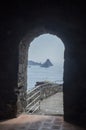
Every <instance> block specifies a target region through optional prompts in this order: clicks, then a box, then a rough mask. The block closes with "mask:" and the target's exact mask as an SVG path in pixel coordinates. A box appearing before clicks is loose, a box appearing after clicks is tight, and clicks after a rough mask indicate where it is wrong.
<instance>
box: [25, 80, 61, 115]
mask: <svg viewBox="0 0 86 130" xmlns="http://www.w3.org/2000/svg"><path fill="white" fill-rule="evenodd" d="M56 86H58V87H56ZM46 88H49V89H46ZM52 88H55V89H54V90H55V91H58V90H59V89H58V88H60V84H57V83H56V82H54V83H52V82H48V83H45V84H40V85H38V86H36V87H35V88H34V89H32V90H31V91H29V90H28V91H26V95H27V99H26V100H27V106H26V112H27V113H30V114H31V113H34V112H35V111H37V110H38V109H40V101H41V99H44V98H45V96H44V95H45V94H46V97H47V96H50V94H51V93H52V94H54V93H53V92H52ZM47 90H48V91H49V94H48V95H47V92H46V91H47Z"/></svg>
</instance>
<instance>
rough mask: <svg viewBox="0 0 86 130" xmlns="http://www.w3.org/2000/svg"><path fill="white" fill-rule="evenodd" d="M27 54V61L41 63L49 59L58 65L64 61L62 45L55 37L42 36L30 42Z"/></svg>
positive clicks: (49, 35)
mask: <svg viewBox="0 0 86 130" xmlns="http://www.w3.org/2000/svg"><path fill="white" fill-rule="evenodd" d="M28 53H29V54H28V58H29V60H34V61H36V62H41V63H43V62H45V61H46V59H50V60H51V62H52V63H60V62H62V61H63V60H64V44H63V42H62V41H61V40H60V39H59V38H58V37H57V36H55V35H51V34H43V35H40V36H39V37H37V38H35V39H34V40H33V41H32V42H31V44H30V47H29V51H28Z"/></svg>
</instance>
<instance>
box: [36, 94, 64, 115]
mask: <svg viewBox="0 0 86 130" xmlns="http://www.w3.org/2000/svg"><path fill="white" fill-rule="evenodd" d="M37 114H42V115H63V114H64V113H63V92H59V93H56V94H54V95H53V96H50V97H48V98H47V99H44V100H43V101H42V102H41V103H40V111H39V112H38V113H37Z"/></svg>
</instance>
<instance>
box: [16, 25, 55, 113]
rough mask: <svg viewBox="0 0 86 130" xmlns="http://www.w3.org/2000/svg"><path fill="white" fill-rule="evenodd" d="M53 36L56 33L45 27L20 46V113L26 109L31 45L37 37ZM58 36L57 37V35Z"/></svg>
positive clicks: (33, 31)
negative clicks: (43, 35) (47, 34)
mask: <svg viewBox="0 0 86 130" xmlns="http://www.w3.org/2000/svg"><path fill="white" fill-rule="evenodd" d="M46 33H49V34H52V35H56V32H54V31H50V30H48V29H45V28H43V27H41V28H37V29H36V28H35V29H33V30H32V31H31V32H29V33H28V34H27V35H26V36H25V37H24V38H23V39H22V40H21V42H20V44H19V72H18V89H19V92H20V94H19V96H18V113H21V112H23V111H25V107H26V104H27V103H26V91H27V63H28V49H29V46H30V43H31V42H32V40H33V39H34V38H35V37H38V36H40V35H42V34H46ZM56 36H57V35H56Z"/></svg>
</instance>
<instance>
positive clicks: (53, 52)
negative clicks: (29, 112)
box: [19, 33, 64, 114]
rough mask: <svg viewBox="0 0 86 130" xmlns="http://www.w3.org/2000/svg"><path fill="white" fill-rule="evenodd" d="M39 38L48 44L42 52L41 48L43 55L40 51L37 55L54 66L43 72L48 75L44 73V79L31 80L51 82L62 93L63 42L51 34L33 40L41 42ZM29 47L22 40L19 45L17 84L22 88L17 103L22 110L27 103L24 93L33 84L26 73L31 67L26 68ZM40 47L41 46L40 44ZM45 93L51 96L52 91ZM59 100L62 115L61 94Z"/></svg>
mask: <svg viewBox="0 0 86 130" xmlns="http://www.w3.org/2000/svg"><path fill="white" fill-rule="evenodd" d="M39 37H40V38H39ZM41 37H44V39H47V40H50V42H49V43H48V45H47V46H45V45H44V50H43V47H42V50H43V52H44V53H42V50H41V54H42V55H40V54H39V55H40V57H41V59H42V60H43V55H44V57H45V58H46V59H50V60H51V61H52V62H53V64H54V70H53V69H52V68H53V67H49V69H51V70H50V71H48V72H47V71H45V72H46V73H49V75H48V76H47V75H46V74H45V73H44V75H46V76H45V77H44V79H43V77H41V76H40V78H41V80H40V79H37V80H38V81H37V80H36V79H35V78H32V79H34V80H35V81H36V82H39V81H40V82H42V81H44V82H46V81H48V82H53V83H54V84H59V86H60V87H59V89H60V90H61V89H62V91H63V86H62V88H61V85H62V84H63V72H64V69H63V68H64V45H63V42H62V41H61V39H60V38H58V37H57V36H56V35H52V34H49V33H43V34H42V35H38V37H35V38H36V39H34V40H37V39H40V40H41ZM34 40H33V41H34ZM31 41H32V40H31ZM45 41H46V40H45ZM41 42H42V40H41ZM50 43H51V44H50ZM52 43H53V44H52ZM44 44H46V43H44ZM54 44H55V45H54ZM31 45H32V42H31V43H29V44H28V40H27V41H24V40H22V42H21V43H20V63H21V64H20V68H19V70H20V71H19V82H20V83H19V85H20V86H22V87H20V88H22V89H21V97H22V98H21V101H19V102H21V104H22V105H21V106H23V110H24V109H25V108H26V106H27V105H28V103H27V102H26V101H25V98H26V91H28V89H29V88H30V86H31V82H34V80H33V81H31V79H29V78H31V77H30V74H31V73H30V72H28V71H29V70H30V69H28V68H29V67H31V65H29V66H28V58H29V60H31V59H30V58H31V57H30V53H28V50H30V47H31ZM40 45H42V44H40ZM37 46H39V45H38V44H37ZM56 48H57V49H56ZM37 49H40V48H37ZM61 49H62V50H61ZM45 50H46V51H45ZM37 51H38V52H39V50H37ZM58 52H59V53H58ZM32 53H33V56H35V58H37V59H40V58H39V57H38V56H36V54H35V53H34V51H33V50H32ZM45 53H46V54H45ZM49 53H50V54H49ZM34 54H35V55H34ZM37 55H38V54H37ZM25 56H26V57H25ZM33 56H32V57H33ZM46 59H45V60H46ZM36 62H37V63H39V62H41V61H40V60H39V61H36ZM58 66H59V67H58ZM31 68H32V67H31ZM42 68H43V69H44V67H42ZM56 68H57V69H56ZM41 70H42V69H41ZM47 70H48V69H47ZM59 71H60V72H59ZM27 72H28V74H27ZM56 72H57V73H56ZM28 75H29V76H28ZM52 75H53V76H52ZM26 81H27V82H26ZM36 82H35V83H36ZM28 84H30V85H28ZM33 86H35V84H33ZM33 88H34V87H33ZM30 89H31V88H30ZM54 89H56V88H54ZM46 90H47V89H46ZM48 90H49V88H48ZM55 91H58V90H55ZM55 91H54V93H56V92H55ZM46 93H47V95H49V93H51V94H50V95H52V93H53V91H51V90H50V92H46ZM50 95H49V96H50ZM30 96H31V95H30ZM61 98H62V104H61V105H62V111H61V112H60V113H59V114H63V94H62V96H61ZM19 99H20V97H19ZM30 100H31V99H30ZM46 109H47V108H46ZM51 109H52V108H51ZM57 111H58V110H57ZM57 113H58V112H57Z"/></svg>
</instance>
